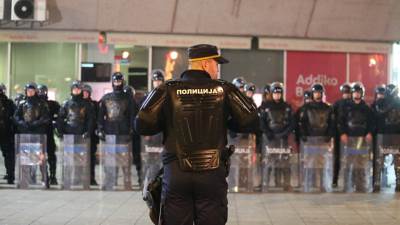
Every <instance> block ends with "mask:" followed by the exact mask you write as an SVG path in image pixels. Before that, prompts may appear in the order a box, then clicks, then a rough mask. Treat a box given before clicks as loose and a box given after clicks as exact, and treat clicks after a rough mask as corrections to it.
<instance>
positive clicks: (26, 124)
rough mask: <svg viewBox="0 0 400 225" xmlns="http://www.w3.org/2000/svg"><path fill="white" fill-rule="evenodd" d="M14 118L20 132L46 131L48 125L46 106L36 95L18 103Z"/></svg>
mask: <svg viewBox="0 0 400 225" xmlns="http://www.w3.org/2000/svg"><path fill="white" fill-rule="evenodd" d="M14 119H15V121H16V123H17V125H18V130H19V132H20V133H37V134H41V133H46V132H47V130H48V127H49V126H50V117H49V110H48V106H47V104H46V102H45V101H43V100H41V99H39V98H38V97H36V96H34V97H29V98H26V100H24V101H22V102H21V103H20V104H19V106H18V109H17V111H16V112H15V115H14Z"/></svg>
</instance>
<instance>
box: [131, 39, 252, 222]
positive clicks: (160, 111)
mask: <svg viewBox="0 0 400 225" xmlns="http://www.w3.org/2000/svg"><path fill="white" fill-rule="evenodd" d="M188 53H189V70H187V71H185V72H183V74H182V75H181V78H180V79H177V80H173V81H168V82H166V83H165V84H163V85H161V86H159V87H158V88H156V89H154V90H153V91H152V93H150V94H149V97H148V98H147V99H146V101H145V102H144V104H143V105H142V107H141V110H140V111H139V114H138V116H137V118H136V130H137V131H138V132H139V133H140V134H142V135H155V134H157V133H159V132H163V134H164V140H165V141H164V143H165V150H164V152H163V154H162V158H163V164H164V174H163V187H162V207H161V208H162V209H161V214H162V215H161V220H162V221H161V224H165V225H169V224H182V225H183V224H187V225H189V224H190V225H192V224H193V223H195V224H198V225H203V224H204V225H205V224H207V225H214V224H215V225H217V224H225V223H226V221H227V212H228V209H227V183H226V179H225V177H226V175H227V172H228V171H227V168H226V167H225V165H224V164H225V161H226V158H227V156H226V155H227V154H226V144H227V136H226V134H227V129H231V130H233V131H235V132H238V133H239V132H240V133H243V132H249V131H254V130H255V129H257V128H258V116H257V109H256V106H255V105H254V104H253V103H252V102H250V101H248V100H247V98H246V97H245V96H243V95H242V94H241V93H240V91H239V89H237V88H236V87H235V86H233V85H232V84H230V83H229V82H226V81H223V80H217V76H218V64H223V63H227V62H228V60H226V59H225V58H223V57H222V56H220V55H219V54H218V49H217V47H215V46H212V45H207V44H200V45H196V46H192V47H190V48H189V49H188Z"/></svg>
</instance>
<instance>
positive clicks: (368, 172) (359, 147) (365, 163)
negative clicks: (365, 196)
mask: <svg viewBox="0 0 400 225" xmlns="http://www.w3.org/2000/svg"><path fill="white" fill-rule="evenodd" d="M340 153H341V154H340V158H341V163H340V165H341V169H340V175H339V184H338V185H339V188H340V189H342V190H343V191H345V192H354V191H356V192H370V191H371V190H372V144H371V143H368V142H367V141H366V140H365V138H364V137H349V138H348V141H347V143H343V142H342V143H341V152H340Z"/></svg>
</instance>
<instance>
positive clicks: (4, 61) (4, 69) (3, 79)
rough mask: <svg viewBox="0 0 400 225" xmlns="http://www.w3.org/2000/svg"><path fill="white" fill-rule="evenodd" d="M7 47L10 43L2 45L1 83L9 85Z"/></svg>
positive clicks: (0, 55)
mask: <svg viewBox="0 0 400 225" xmlns="http://www.w3.org/2000/svg"><path fill="white" fill-rule="evenodd" d="M7 46H8V43H0V83H3V84H5V85H7V64H8V60H7V57H8V55H7ZM7 88H9V87H7Z"/></svg>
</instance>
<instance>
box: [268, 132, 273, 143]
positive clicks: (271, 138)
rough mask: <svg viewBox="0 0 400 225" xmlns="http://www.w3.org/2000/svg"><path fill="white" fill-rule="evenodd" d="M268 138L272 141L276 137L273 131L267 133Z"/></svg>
mask: <svg viewBox="0 0 400 225" xmlns="http://www.w3.org/2000/svg"><path fill="white" fill-rule="evenodd" d="M267 139H268V140H269V141H272V140H273V139H274V134H272V133H269V134H267Z"/></svg>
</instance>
